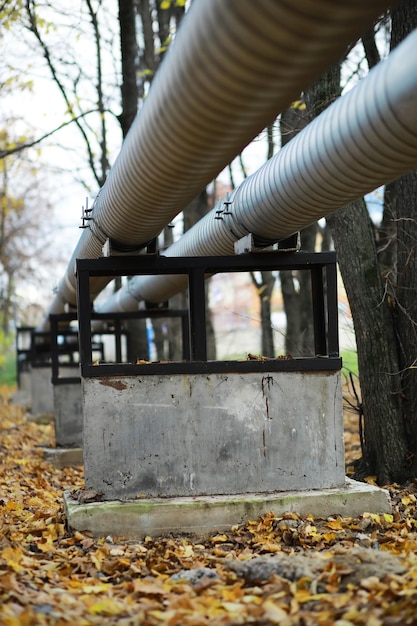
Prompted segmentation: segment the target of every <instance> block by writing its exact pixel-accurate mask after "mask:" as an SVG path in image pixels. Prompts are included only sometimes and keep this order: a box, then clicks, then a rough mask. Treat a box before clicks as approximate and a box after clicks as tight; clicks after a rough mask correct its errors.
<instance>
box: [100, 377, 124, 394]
mask: <svg viewBox="0 0 417 626" xmlns="http://www.w3.org/2000/svg"><path fill="white" fill-rule="evenodd" d="M100 385H105V386H106V387H113V389H117V391H123V389H127V385H126V383H124V382H123V381H121V380H113V379H112V378H100Z"/></svg>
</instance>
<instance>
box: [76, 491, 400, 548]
mask: <svg viewBox="0 0 417 626" xmlns="http://www.w3.org/2000/svg"><path fill="white" fill-rule="evenodd" d="M64 505H65V513H66V517H67V523H68V526H69V528H72V529H73V530H78V531H86V530H88V531H90V532H91V533H93V535H94V536H96V537H103V536H107V535H111V536H113V537H117V536H118V537H125V538H131V539H141V538H143V537H145V536H151V537H157V536H162V535H165V534H168V533H173V534H182V533H186V534H191V535H195V536H196V537H204V536H207V535H209V534H210V533H214V532H218V531H221V530H223V531H224V530H227V529H230V527H231V526H233V525H235V524H244V523H246V522H247V521H249V520H254V519H257V518H259V517H260V516H261V515H264V514H265V513H267V512H270V511H272V512H273V513H275V514H276V515H277V516H281V515H283V514H284V513H285V512H289V511H290V512H295V513H298V514H299V515H307V514H313V515H314V516H315V517H318V518H326V517H329V516H330V515H342V516H343V517H355V516H357V515H361V514H362V513H364V512H368V513H390V512H391V501H390V496H389V492H388V491H386V490H384V489H380V488H379V487H373V486H371V485H368V484H366V483H359V482H356V481H353V480H351V479H346V484H345V486H344V487H339V488H335V489H317V490H311V491H287V492H276V493H263V494H243V495H222V496H200V497H176V498H151V499H138V500H130V501H124V502H120V501H115V500H112V501H106V502H89V503H79V502H78V501H77V500H74V499H73V498H72V496H71V494H70V493H69V492H65V494H64Z"/></svg>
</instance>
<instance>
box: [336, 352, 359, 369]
mask: <svg viewBox="0 0 417 626" xmlns="http://www.w3.org/2000/svg"><path fill="white" fill-rule="evenodd" d="M340 356H341V357H342V370H343V372H344V373H345V374H347V373H349V372H352V374H356V375H358V355H357V353H356V351H355V350H344V351H343V352H341V354H340Z"/></svg>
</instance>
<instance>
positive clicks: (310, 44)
mask: <svg viewBox="0 0 417 626" xmlns="http://www.w3.org/2000/svg"><path fill="white" fill-rule="evenodd" d="M388 4H389V3H388V2H387V0H367V1H366V2H364V1H363V0H339V1H338V2H334V0H291V2H288V0H257V2H254V1H253V0H227V2H225V0H210V2H207V0H194V2H193V3H192V5H191V8H190V10H189V11H188V13H187V15H186V16H185V19H184V20H183V23H182V26H181V28H180V29H179V32H178V34H177V36H176V39H175V41H174V44H173V45H172V47H171V49H170V51H169V53H168V54H167V56H166V58H165V60H164V62H163V64H162V66H161V68H160V69H159V71H158V74H157V76H156V78H155V80H154V82H153V85H152V88H151V90H150V94H149V96H148V98H147V99H146V102H145V104H144V106H143V107H142V109H141V111H140V112H139V114H138V116H137V118H136V120H135V122H134V123H133V125H132V128H131V129H130V131H129V133H128V135H127V137H126V139H125V142H124V144H123V146H122V150H121V152H120V154H119V156H118V158H117V159H116V162H115V164H114V166H113V168H112V170H111V172H110V174H109V176H108V179H107V181H106V183H105V185H104V186H103V187H102V189H101V191H100V193H99V195H98V196H97V198H96V200H95V203H94V205H93V211H92V215H91V217H92V220H91V221H90V222H89V225H90V227H89V228H87V229H85V230H84V231H83V234H82V236H81V238H80V240H79V243H78V245H77V247H76V249H75V251H74V253H73V255H72V258H71V260H70V263H69V266H68V269H67V272H66V274H65V276H64V278H63V279H62V281H61V282H60V284H59V286H58V289H57V294H56V296H55V298H54V300H53V302H52V305H51V307H50V309H49V311H48V314H49V313H61V312H63V311H64V309H65V306H66V304H69V305H75V304H76V281H75V275H74V268H75V259H76V258H97V257H99V256H101V250H102V245H103V242H104V241H105V240H106V239H107V238H109V239H110V240H111V241H112V253H113V254H119V253H126V252H130V253H136V252H139V250H140V248H141V247H143V246H145V245H146V243H147V242H148V241H149V240H151V239H153V238H154V237H156V236H157V235H158V234H159V232H160V231H161V230H162V229H163V228H164V227H165V226H166V225H167V224H168V223H169V222H170V221H171V220H172V219H173V218H174V217H175V216H176V215H177V214H178V213H179V212H181V211H182V210H183V209H184V208H185V207H186V206H187V205H188V204H189V203H190V202H191V200H192V199H193V198H194V197H195V196H196V195H197V194H198V193H199V192H200V191H201V189H203V188H204V187H205V186H206V185H207V184H208V183H209V182H210V181H211V180H213V179H214V178H215V177H216V176H217V174H218V173H219V172H220V171H221V170H222V169H223V168H224V167H225V166H226V165H227V164H228V163H229V162H230V161H231V160H232V159H233V158H234V157H235V156H236V155H237V154H239V152H240V151H241V150H242V149H243V148H244V147H245V146H246V145H247V144H248V143H249V142H250V141H251V140H252V139H253V138H254V137H255V136H256V135H257V134H258V133H259V132H260V131H261V130H262V129H263V128H264V127H265V126H266V125H267V124H268V123H270V122H271V121H272V120H273V119H274V118H275V117H276V115H277V114H278V113H280V112H281V111H282V110H283V109H284V108H285V107H287V106H288V105H289V104H290V102H291V101H292V100H294V99H296V98H298V97H299V94H300V92H301V91H302V89H304V88H305V87H306V86H307V85H308V84H309V83H310V82H311V81H312V80H314V79H316V78H317V77H318V76H319V75H320V74H321V73H322V72H323V70H324V69H325V68H326V67H327V66H328V65H329V64H331V63H333V62H335V61H336V60H337V59H338V58H339V57H341V56H342V55H343V54H344V52H345V50H346V47H347V46H348V44H349V43H351V42H352V40H353V41H354V40H356V39H357V38H358V37H360V35H361V33H362V32H363V31H364V30H365V29H366V28H368V27H369V26H370V25H371V24H372V21H373V20H374V19H375V18H376V17H377V16H378V14H379V13H380V12H381V11H383V10H384V9H385V8H386V7H387V6H388ZM103 286H104V284H103V280H102V279H94V281H93V285H92V292H93V294H96V293H98V292H99V291H100V290H101V289H102V287H103ZM44 325H47V321H46V322H45V324H44Z"/></svg>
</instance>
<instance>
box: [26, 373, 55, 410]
mask: <svg viewBox="0 0 417 626" xmlns="http://www.w3.org/2000/svg"><path fill="white" fill-rule="evenodd" d="M30 376H31V396H32V407H31V410H32V414H33V415H38V414H53V412H54V398H53V387H52V381H51V378H52V368H51V365H37V366H36V367H32V368H31V370H30Z"/></svg>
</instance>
